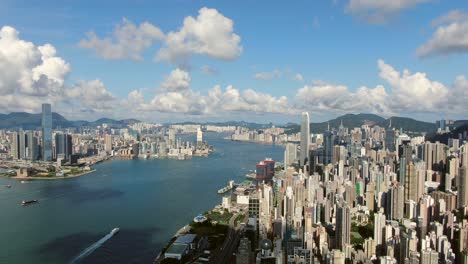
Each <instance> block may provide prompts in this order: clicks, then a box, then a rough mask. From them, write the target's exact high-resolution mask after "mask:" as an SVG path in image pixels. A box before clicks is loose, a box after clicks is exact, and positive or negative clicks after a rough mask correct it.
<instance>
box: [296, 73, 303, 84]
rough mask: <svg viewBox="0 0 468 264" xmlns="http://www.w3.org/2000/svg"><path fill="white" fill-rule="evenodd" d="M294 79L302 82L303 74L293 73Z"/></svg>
mask: <svg viewBox="0 0 468 264" xmlns="http://www.w3.org/2000/svg"><path fill="white" fill-rule="evenodd" d="M294 80H295V81H299V82H303V81H304V76H302V74H300V73H296V75H294Z"/></svg>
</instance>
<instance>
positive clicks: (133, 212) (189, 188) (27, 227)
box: [0, 133, 283, 263]
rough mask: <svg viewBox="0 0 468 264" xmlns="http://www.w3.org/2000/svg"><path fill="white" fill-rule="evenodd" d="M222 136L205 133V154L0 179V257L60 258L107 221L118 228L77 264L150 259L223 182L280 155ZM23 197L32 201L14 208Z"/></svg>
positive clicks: (213, 199)
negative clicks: (50, 177) (72, 174)
mask: <svg viewBox="0 0 468 264" xmlns="http://www.w3.org/2000/svg"><path fill="white" fill-rule="evenodd" d="M191 136H193V137H194V136H195V135H191ZM225 136H226V135H225V134H214V133H207V134H206V139H207V141H208V142H210V144H211V145H213V146H214V148H215V152H214V153H213V154H211V155H210V156H209V157H194V158H192V159H189V160H184V161H179V160H171V159H149V160H112V161H106V162H103V163H101V164H98V165H96V166H95V167H94V168H96V169H97V172H95V173H93V174H90V175H87V176H83V177H78V178H73V179H65V180H58V181H32V182H28V183H24V184H22V183H20V182H19V181H16V180H12V179H7V178H0V185H1V186H2V188H1V189H0V208H2V213H1V215H2V217H0V248H1V250H0V263H67V262H70V261H71V260H72V259H73V258H74V257H75V256H77V255H78V254H80V252H81V251H83V250H84V249H85V248H87V247H89V246H90V245H92V244H93V243H94V242H96V241H98V240H99V239H101V238H102V237H104V236H105V235H106V234H108V233H109V232H110V230H111V229H112V228H114V227H120V229H121V230H120V233H119V234H118V235H116V236H114V237H113V238H111V239H110V240H109V241H107V242H106V243H104V244H103V245H102V246H101V247H100V248H98V249H97V250H96V251H94V252H93V253H92V254H91V255H89V256H88V257H86V258H84V259H83V260H82V261H81V263H151V262H152V260H153V259H154V257H155V256H156V255H157V254H158V253H159V250H160V249H161V248H162V247H163V246H164V245H165V244H166V243H167V242H168V241H169V239H170V238H171V237H172V235H173V234H174V232H176V231H177V230H178V229H179V228H180V227H182V226H183V225H185V224H187V223H188V222H190V221H191V219H192V218H193V217H194V216H196V215H197V214H198V213H201V212H203V211H206V210H209V209H211V208H212V207H213V206H214V205H216V204H219V203H220V201H221V196H220V195H217V194H216V190H218V189H219V188H221V187H223V186H225V185H226V183H227V181H228V180H230V179H233V180H235V181H236V182H239V181H242V180H244V176H245V174H246V173H248V171H249V170H252V169H255V164H256V163H257V162H258V161H259V160H261V159H263V158H265V157H271V158H273V159H275V160H279V161H282V159H283V148H282V147H280V146H275V145H258V144H253V143H245V142H232V141H229V140H224V139H223V137H225ZM6 184H11V185H12V188H11V189H7V188H3V185H6ZM28 199H38V200H39V203H38V204H34V205H32V206H29V207H22V206H20V203H21V201H22V200H28Z"/></svg>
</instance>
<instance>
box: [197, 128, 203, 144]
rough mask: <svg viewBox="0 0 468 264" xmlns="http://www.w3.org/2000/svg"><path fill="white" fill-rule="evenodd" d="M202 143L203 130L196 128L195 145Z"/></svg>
mask: <svg viewBox="0 0 468 264" xmlns="http://www.w3.org/2000/svg"><path fill="white" fill-rule="evenodd" d="M202 143H203V132H202V130H201V128H200V127H199V128H197V146H199V145H201V144H202Z"/></svg>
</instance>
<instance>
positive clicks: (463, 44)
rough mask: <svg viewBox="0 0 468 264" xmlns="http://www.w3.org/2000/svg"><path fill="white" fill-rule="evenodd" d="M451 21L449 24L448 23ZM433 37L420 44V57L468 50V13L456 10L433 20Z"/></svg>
mask: <svg viewBox="0 0 468 264" xmlns="http://www.w3.org/2000/svg"><path fill="white" fill-rule="evenodd" d="M447 23H449V24H447ZM432 24H433V26H438V27H437V29H436V31H435V32H434V34H433V35H432V38H431V39H429V40H428V41H427V42H426V43H424V44H423V45H422V46H420V47H419V48H418V49H417V51H416V54H417V55H418V56H419V57H430V56H436V55H450V54H455V53H465V52H468V14H467V13H463V12H461V11H458V10H455V11H452V12H449V13H448V14H446V15H444V16H442V17H440V18H438V19H436V20H435V21H433V23H432Z"/></svg>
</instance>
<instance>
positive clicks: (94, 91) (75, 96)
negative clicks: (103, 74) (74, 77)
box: [66, 80, 117, 112]
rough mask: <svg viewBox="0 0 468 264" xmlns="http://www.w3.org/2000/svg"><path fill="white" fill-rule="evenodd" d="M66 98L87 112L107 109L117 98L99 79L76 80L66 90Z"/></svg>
mask: <svg viewBox="0 0 468 264" xmlns="http://www.w3.org/2000/svg"><path fill="white" fill-rule="evenodd" d="M66 99H67V100H69V101H70V102H72V103H75V104H77V105H78V107H80V108H81V109H85V110H86V111H87V112H103V111H109V110H112V109H114V108H115V107H116V103H117V98H116V97H115V96H114V95H113V94H112V93H111V92H110V91H109V90H108V89H107V88H106V87H105V86H104V83H102V82H101V81H100V80H92V81H83V80H81V81H78V82H77V83H76V84H75V85H74V86H73V87H71V88H70V89H68V90H67V92H66Z"/></svg>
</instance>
